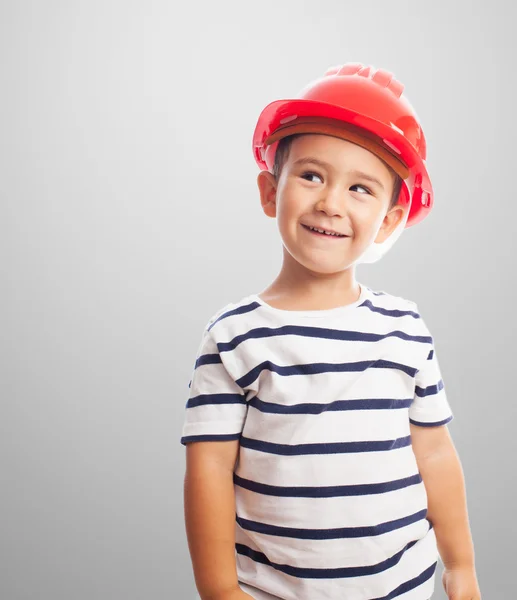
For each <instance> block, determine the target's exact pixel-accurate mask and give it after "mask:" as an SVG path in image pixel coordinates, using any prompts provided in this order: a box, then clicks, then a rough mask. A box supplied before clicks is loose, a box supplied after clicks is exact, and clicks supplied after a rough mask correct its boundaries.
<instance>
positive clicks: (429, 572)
mask: <svg viewBox="0 0 517 600" xmlns="http://www.w3.org/2000/svg"><path fill="white" fill-rule="evenodd" d="M437 564H438V561H436V562H434V563H433V564H432V565H431V566H430V567H428V568H427V569H426V570H425V571H422V573H420V575H418V576H417V577H413V579H410V580H409V581H406V582H405V583H403V584H401V585H399V586H398V587H396V588H395V589H394V590H392V591H391V592H390V593H389V594H386V596H378V597H377V598H372V600H392V599H393V598H396V597H397V596H400V595H401V594H405V593H406V592H410V591H411V590H414V589H415V588H417V587H418V586H420V585H422V584H423V583H425V582H426V581H428V580H429V579H431V577H432V576H433V575H434V573H435V571H436V565H437ZM429 600H431V599H430V598H429Z"/></svg>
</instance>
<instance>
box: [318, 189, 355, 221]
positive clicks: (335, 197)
mask: <svg viewBox="0 0 517 600" xmlns="http://www.w3.org/2000/svg"><path fill="white" fill-rule="evenodd" d="M346 205H347V200H346V194H344V193H343V190H339V189H338V188H337V187H334V188H326V189H325V190H324V191H322V194H321V196H320V198H318V201H317V203H316V207H315V208H316V209H317V210H322V211H323V212H325V213H326V214H327V215H329V216H341V217H343V216H345V214H346V208H347V207H346Z"/></svg>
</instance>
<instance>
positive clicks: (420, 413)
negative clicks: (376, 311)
mask: <svg viewBox="0 0 517 600" xmlns="http://www.w3.org/2000/svg"><path fill="white" fill-rule="evenodd" d="M424 326H425V325H424ZM426 331H427V333H429V331H428V330H427V328H426ZM429 338H430V339H431V344H430V346H429V354H428V356H427V360H425V361H424V364H423V366H422V367H421V368H420V369H419V370H418V371H417V373H416V375H415V390H414V396H413V402H412V403H411V404H410V406H409V421H410V422H411V423H412V424H413V425H420V426H422V427H433V426H438V425H445V424H446V423H449V422H450V421H452V419H453V418H454V415H453V413H452V410H451V407H450V406H449V402H448V400H447V394H446V392H445V387H444V383H443V379H442V374H441V372H440V366H439V363H438V357H437V356H436V348H435V346H434V342H433V341H432V339H433V338H432V337H431V336H430V335H429Z"/></svg>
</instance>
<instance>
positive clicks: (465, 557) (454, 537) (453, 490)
mask: <svg viewBox="0 0 517 600" xmlns="http://www.w3.org/2000/svg"><path fill="white" fill-rule="evenodd" d="M410 428H411V443H412V446H413V451H414V453H415V456H416V459H417V463H418V468H419V471H420V474H421V475H422V479H423V480H424V485H425V488H426V492H427V497H428V515H427V517H428V519H429V520H430V521H431V523H432V524H433V527H434V530H435V534H436V542H437V546H438V552H439V553H440V557H441V559H442V561H443V564H444V566H445V568H446V569H457V568H470V569H473V570H474V568H475V567H474V545H473V542H472V537H471V531H470V526H469V520H468V511H467V498H466V490H465V482H464V477H463V469H462V467H461V463H460V459H459V457H458V454H457V452H456V448H455V447H454V444H453V442H452V439H451V437H450V435H449V430H448V428H447V426H446V425H441V426H437V427H421V426H418V425H413V424H410Z"/></svg>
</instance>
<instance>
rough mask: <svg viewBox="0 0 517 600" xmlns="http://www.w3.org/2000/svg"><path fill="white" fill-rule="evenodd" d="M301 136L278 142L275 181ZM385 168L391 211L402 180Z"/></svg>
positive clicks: (274, 168) (396, 199)
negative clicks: (390, 187)
mask: <svg viewBox="0 0 517 600" xmlns="http://www.w3.org/2000/svg"><path fill="white" fill-rule="evenodd" d="M301 135H305V134H303V133H295V134H293V135H288V136H286V137H284V138H281V139H280V141H279V142H278V146H277V149H276V152H275V162H274V165H273V176H274V177H275V179H276V180H277V181H278V178H279V177H280V173H281V172H282V167H283V166H284V164H285V162H286V160H287V158H288V157H289V151H290V149H291V144H292V143H293V140H294V139H296V138H297V137H300V136H301ZM386 167H388V170H389V171H390V173H391V174H392V176H393V178H394V185H393V195H392V197H391V201H390V205H389V207H388V210H391V209H392V208H393V207H394V206H395V205H396V204H397V201H398V198H399V194H400V190H401V188H402V178H401V177H400V176H399V175H397V174H396V173H395V171H394V170H393V169H392V168H391V167H389V166H388V165H386Z"/></svg>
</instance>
